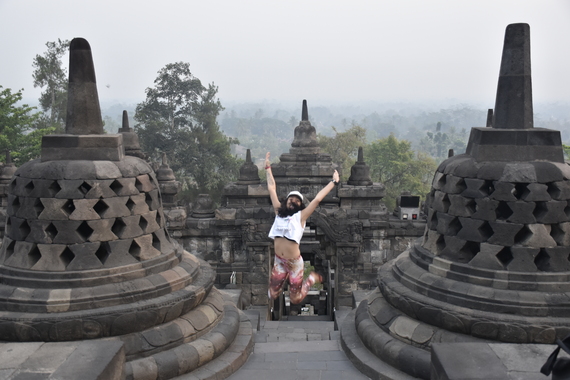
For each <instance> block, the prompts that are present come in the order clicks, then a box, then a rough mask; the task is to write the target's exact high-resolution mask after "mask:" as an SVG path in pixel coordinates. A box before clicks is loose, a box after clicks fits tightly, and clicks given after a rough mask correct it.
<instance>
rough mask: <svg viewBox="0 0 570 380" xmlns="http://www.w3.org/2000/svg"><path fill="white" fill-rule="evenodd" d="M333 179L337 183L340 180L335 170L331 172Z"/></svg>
mask: <svg viewBox="0 0 570 380" xmlns="http://www.w3.org/2000/svg"><path fill="white" fill-rule="evenodd" d="M332 179H333V181H335V182H336V183H338V182H339V181H340V176H339V175H338V172H337V171H336V170H335V171H334V173H333V178H332Z"/></svg>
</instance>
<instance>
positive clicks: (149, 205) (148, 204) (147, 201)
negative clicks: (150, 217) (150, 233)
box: [144, 193, 154, 211]
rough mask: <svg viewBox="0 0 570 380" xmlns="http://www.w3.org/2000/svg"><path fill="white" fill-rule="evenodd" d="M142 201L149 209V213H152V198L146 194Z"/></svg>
mask: <svg viewBox="0 0 570 380" xmlns="http://www.w3.org/2000/svg"><path fill="white" fill-rule="evenodd" d="M144 201H145V202H146V204H147V206H148V209H149V210H150V211H153V210H154V209H153V207H152V196H151V195H150V193H146V194H145V195H144Z"/></svg>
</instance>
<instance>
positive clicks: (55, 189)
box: [48, 181, 61, 197]
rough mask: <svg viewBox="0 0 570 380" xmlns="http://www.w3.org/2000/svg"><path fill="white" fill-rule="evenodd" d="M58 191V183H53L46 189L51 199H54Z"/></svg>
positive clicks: (59, 188)
mask: <svg viewBox="0 0 570 380" xmlns="http://www.w3.org/2000/svg"><path fill="white" fill-rule="evenodd" d="M60 190H61V186H59V183H57V181H53V182H52V183H51V184H50V185H49V187H48V191H49V193H50V195H51V196H52V197H55V196H56V194H57V193H59V191H60Z"/></svg>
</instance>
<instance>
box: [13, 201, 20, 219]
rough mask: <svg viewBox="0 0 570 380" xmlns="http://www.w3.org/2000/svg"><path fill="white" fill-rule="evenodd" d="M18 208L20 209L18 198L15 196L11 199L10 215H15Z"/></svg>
mask: <svg viewBox="0 0 570 380" xmlns="http://www.w3.org/2000/svg"><path fill="white" fill-rule="evenodd" d="M19 209H20V198H19V197H16V198H14V200H13V201H12V212H13V214H12V215H16V213H17V212H18V210H19Z"/></svg>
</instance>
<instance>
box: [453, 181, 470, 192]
mask: <svg viewBox="0 0 570 380" xmlns="http://www.w3.org/2000/svg"><path fill="white" fill-rule="evenodd" d="M465 189H467V184H466V183H465V180H464V179H463V178H461V179H459V181H457V183H456V184H455V189H453V193H454V194H461V193H462V192H463V191H465Z"/></svg>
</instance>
